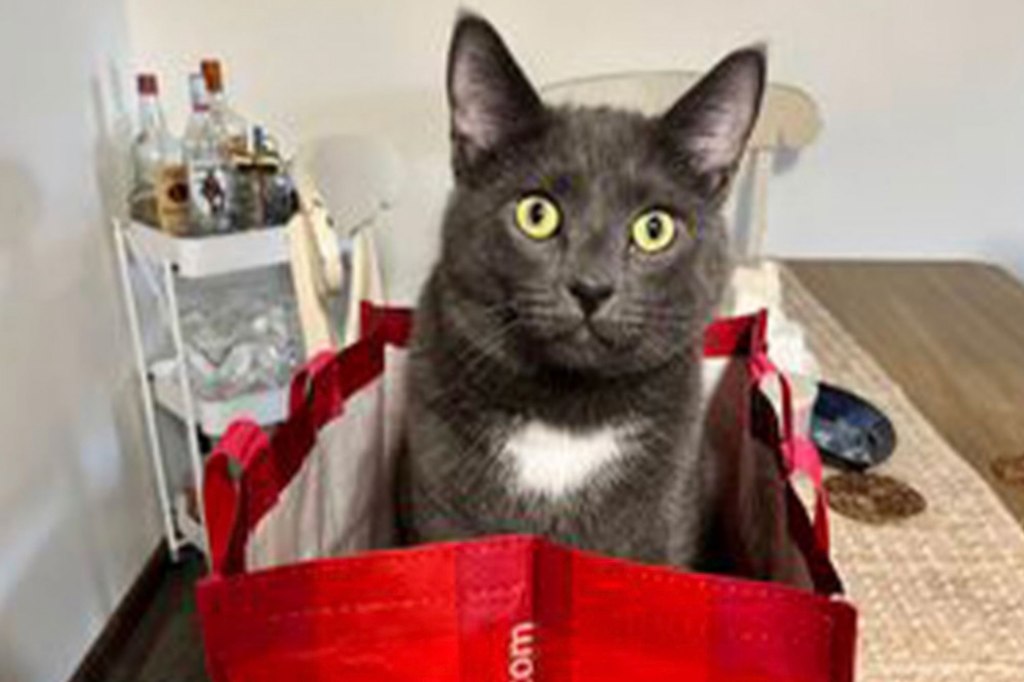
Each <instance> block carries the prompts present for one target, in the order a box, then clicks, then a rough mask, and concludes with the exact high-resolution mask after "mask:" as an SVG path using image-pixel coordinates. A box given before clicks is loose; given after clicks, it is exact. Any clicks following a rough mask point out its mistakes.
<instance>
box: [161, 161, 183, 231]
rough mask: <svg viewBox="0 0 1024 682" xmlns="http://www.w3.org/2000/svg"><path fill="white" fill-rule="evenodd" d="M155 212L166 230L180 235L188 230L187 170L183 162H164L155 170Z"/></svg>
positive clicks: (162, 227)
mask: <svg viewBox="0 0 1024 682" xmlns="http://www.w3.org/2000/svg"><path fill="white" fill-rule="evenodd" d="M156 214H157V222H158V224H159V225H160V228H161V229H163V230H165V231H166V232H169V233H171V234H174V235H179V236H180V235H183V234H185V233H186V232H187V231H188V171H187V170H186V168H185V165H184V164H180V163H179V164H166V165H163V166H161V167H160V169H159V170H158V171H157V177H156Z"/></svg>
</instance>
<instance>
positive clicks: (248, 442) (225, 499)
mask: <svg viewBox="0 0 1024 682" xmlns="http://www.w3.org/2000/svg"><path fill="white" fill-rule="evenodd" d="M269 448H270V439H269V438H268V437H267V434H266V433H264V431H263V429H261V428H260V426H259V424H257V423H256V422H254V421H252V420H249V419H239V420H236V421H234V422H232V424H231V426H230V427H228V430H227V432H226V433H225V434H224V436H223V437H222V438H221V439H220V441H219V442H218V443H217V447H216V448H215V449H214V451H213V454H212V455H210V457H209V459H208V460H207V462H206V467H205V475H204V478H203V502H204V504H205V507H206V529H207V530H206V533H207V538H208V539H209V543H210V568H211V571H212V572H213V574H214V575H230V574H233V573H239V572H241V571H244V570H245V543H246V539H247V536H248V519H246V518H245V514H246V510H247V509H248V507H249V505H248V504H247V498H248V496H249V494H250V490H249V485H248V482H247V478H246V476H245V469H246V468H247V467H248V466H249V464H250V462H251V461H252V460H254V459H255V458H257V457H260V456H266V455H267V454H268V453H269ZM236 472H237V474H236Z"/></svg>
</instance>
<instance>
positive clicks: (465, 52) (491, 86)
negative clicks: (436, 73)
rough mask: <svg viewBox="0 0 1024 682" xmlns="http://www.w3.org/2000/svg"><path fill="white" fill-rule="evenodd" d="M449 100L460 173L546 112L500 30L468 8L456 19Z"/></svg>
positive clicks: (449, 58)
mask: <svg viewBox="0 0 1024 682" xmlns="http://www.w3.org/2000/svg"><path fill="white" fill-rule="evenodd" d="M448 104H449V106H450V108H451V135H452V144H453V147H454V148H453V164H454V167H455V173H456V175H457V176H458V175H461V174H463V173H464V172H465V171H466V170H468V169H469V168H470V167H471V166H472V165H473V164H474V163H475V162H476V161H477V160H479V159H480V158H483V157H484V156H486V155H488V154H489V153H491V152H493V151H494V150H495V149H497V148H498V147H499V146H500V145H501V144H502V143H503V142H505V141H507V140H509V139H510V138H512V137H513V136H515V135H517V134H519V133H521V132H523V131H524V130H528V129H530V128H531V127H533V126H535V125H537V124H538V123H539V122H540V121H541V119H542V117H543V111H544V107H543V105H542V104H541V101H540V97H538V96H537V93H536V92H535V91H534V89H533V87H532V86H531V85H530V82H529V81H528V80H527V79H526V76H525V75H524V74H523V72H522V70H521V69H520V68H519V65H518V64H516V62H515V59H513V57H512V54H511V53H510V52H509V50H508V48H507V47H505V44H504V43H503V42H502V40H501V36H499V35H498V32H497V31H495V30H494V27H492V26H491V25H490V24H489V23H488V22H487V21H486V20H484V19H483V18H481V17H479V16H476V15H474V14H470V13H466V12H463V13H462V14H460V15H459V18H458V21H457V22H456V24H455V32H454V34H453V35H452V43H451V48H450V50H449V53H448Z"/></svg>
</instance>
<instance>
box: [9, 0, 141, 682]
mask: <svg viewBox="0 0 1024 682" xmlns="http://www.w3.org/2000/svg"><path fill="white" fill-rule="evenodd" d="M124 17H125V11H124V7H123V3H122V2H121V0H8V1H7V2H5V3H4V5H3V20H2V21H0V92H2V93H3V96H2V99H0V680H3V681H4V682H22V681H26V682H27V681H32V682H36V681H38V682H50V681H53V682H56V681H58V680H64V679H67V677H68V676H69V675H70V674H71V672H72V671H73V670H74V669H75V667H76V665H77V664H78V662H79V660H80V659H81V657H82V655H83V653H84V652H85V651H86V649H87V647H88V646H89V645H90V643H91V642H92V640H93V638H94V637H95V636H96V634H97V633H98V632H99V631H100V629H101V627H102V626H103V625H104V624H105V622H106V619H107V617H108V616H109V615H110V613H111V611H112V609H113V608H114V607H115V605H116V604H117V603H118V601H119V600H120V598H121V597H122V596H123V594H124V592H125V590H126V589H127V587H128V586H129V585H130V584H131V583H132V581H133V580H134V579H135V577H136V575H137V574H138V571H139V569H140V568H141V566H142V565H143V562H144V561H145V559H146V557H147V556H148V554H149V552H150V551H152V549H153V548H154V547H155V546H156V543H157V541H158V539H159V537H160V530H159V526H158V522H157V518H156V515H155V513H154V512H155V509H154V505H153V503H152V499H153V498H152V493H151V491H152V490H153V484H152V481H151V478H150V474H149V468H148V466H147V465H146V461H147V460H146V459H145V451H144V450H143V449H142V446H141V444H142V442H143V441H142V438H141V430H140V428H139V426H140V422H139V418H138V415H137V413H136V411H135V407H134V406H135V405H136V404H137V403H136V401H135V400H134V399H133V397H134V388H135V386H136V383H135V382H136V379H135V378H134V376H133V374H132V373H131V365H130V363H129V358H130V355H129V346H128V344H127V342H126V336H125V334H124V333H123V330H124V328H125V327H124V324H123V322H122V319H121V316H120V311H121V303H120V300H119V299H118V296H117V289H116V287H115V279H114V272H115V271H114V260H113V249H112V245H111V241H110V238H109V237H110V230H109V227H108V222H107V220H106V218H105V209H106V207H107V206H108V205H113V203H112V202H114V201H115V197H117V196H118V195H119V193H120V190H119V188H118V186H117V185H118V181H117V178H118V172H117V171H118V166H119V164H118V158H119V157H118V156H117V153H116V152H117V149H116V144H115V143H114V142H113V141H112V140H113V138H112V137H111V135H112V134H113V132H114V131H115V130H117V129H119V128H120V127H121V126H123V124H124V123H125V122H126V121H125V120H124V119H123V118H120V117H119V116H118V113H117V112H118V100H119V99H121V100H123V99H124V87H123V84H124V83H125V82H126V81H124V80H123V74H122V70H123V68H124V66H125V61H126V58H127V54H128V43H127V27H126V24H125V18H124ZM122 132H123V131H122ZM100 174H102V175H103V177H104V178H105V179H104V181H103V182H102V183H100V182H99V179H98V178H99V177H100Z"/></svg>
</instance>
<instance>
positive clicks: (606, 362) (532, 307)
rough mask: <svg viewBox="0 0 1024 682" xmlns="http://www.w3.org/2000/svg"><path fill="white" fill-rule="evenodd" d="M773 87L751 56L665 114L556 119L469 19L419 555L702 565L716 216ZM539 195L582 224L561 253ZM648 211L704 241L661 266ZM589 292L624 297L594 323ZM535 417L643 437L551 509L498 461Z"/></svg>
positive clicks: (426, 298)
mask: <svg viewBox="0 0 1024 682" xmlns="http://www.w3.org/2000/svg"><path fill="white" fill-rule="evenodd" d="M763 82H764V58H763V55H762V54H761V53H760V52H758V51H754V50H747V51H743V52H739V53H735V54H734V55H732V56H730V57H729V58H727V59H726V60H725V61H724V62H723V63H722V64H721V65H719V67H717V68H716V70H715V71H714V72H713V73H712V74H711V75H710V76H709V77H708V78H707V79H705V80H704V81H702V82H701V83H700V84H698V85H697V86H696V87H695V88H694V89H693V90H691V91H690V94H689V95H687V96H684V97H682V98H681V99H680V101H679V102H678V103H677V104H676V105H675V106H674V107H672V108H671V109H670V110H669V112H667V113H666V115H665V116H663V117H661V118H659V119H652V118H647V117H644V116H641V115H639V114H636V113H630V112H625V111H618V110H611V109H593V108H570V107H560V108H549V107H546V106H544V105H543V104H541V103H540V100H539V98H537V97H536V95H535V93H534V91H533V89H532V88H531V87H530V85H529V83H528V82H527V81H526V79H525V77H524V76H523V74H522V72H521V71H520V70H519V68H518V67H517V66H516V65H515V62H514V61H513V59H512V57H511V56H510V55H509V53H508V52H507V50H506V49H505V47H504V45H503V44H502V42H501V40H500V38H499V37H498V35H497V34H496V33H495V32H494V30H493V29H492V28H491V27H490V26H489V25H488V24H487V23H486V22H484V21H483V20H482V19H480V18H478V17H475V16H471V15H467V16H463V17H461V18H460V19H459V22H458V24H457V26H456V30H455V35H454V37H453V42H452V48H451V53H450V57H449V99H450V101H451V105H452V137H453V166H454V171H455V178H456V184H455V187H454V189H453V191H452V194H451V197H450V200H449V204H448V207H447V211H446V215H445V218H444V228H443V237H442V239H443V243H442V253H441V257H440V260H439V261H438V263H437V264H436V266H435V268H434V270H433V273H432V275H431V277H430V279H429V281H428V283H427V285H426V287H425V289H424V291H423V294H422V297H421V299H420V302H419V306H418V308H417V316H416V326H415V330H414V334H413V341H412V355H411V361H410V370H409V371H410V377H409V381H410V383H409V387H410V389H409V390H410V393H409V423H408V426H409V429H408V432H409V448H408V452H407V453H406V455H405V456H404V457H403V458H402V459H401V461H400V467H399V478H398V480H399V500H400V505H399V507H400V509H399V518H400V526H401V529H402V532H403V535H404V537H405V539H406V540H407V541H409V542H421V541H435V540H443V539H453V538H463V537H470V536H475V535H482V534H491V533H503V532H527V533H538V534H542V535H546V536H548V537H551V538H553V539H555V540H559V541H563V542H567V543H570V544H573V545H576V546H579V547H582V548H586V549H590V550H595V551H600V552H603V553H606V554H611V555H617V556H623V557H629V558H633V559H636V560H641V561H646V562H654V563H673V564H676V565H694V564H696V563H700V562H701V561H702V560H703V558H702V557H701V549H700V547H701V544H700V540H701V535H702V532H703V531H704V529H705V528H706V527H707V525H708V523H709V516H708V512H707V509H708V507H709V502H708V494H709V493H708V491H707V490H706V489H705V488H706V486H705V484H704V482H705V481H707V480H709V478H710V477H709V472H710V470H711V469H710V468H711V466H712V462H710V461H708V458H707V457H705V456H704V455H702V450H703V448H702V447H701V446H700V404H701V390H700V389H701V386H700V377H701V364H700V363H701V360H700V355H701V339H702V334H703V329H704V326H705V324H706V323H707V322H708V320H709V319H710V317H711V315H712V312H713V309H714V307H715V305H716V304H717V302H718V299H719V297H720V295H721V293H722V289H723V287H724V285H725V282H726V279H727V276H728V272H729V267H728V248H727V243H726V241H727V240H726V232H725V229H724V225H723V222H722V219H721V217H720V216H719V209H720V207H721V204H722V202H723V201H724V199H725V195H726V189H727V187H728V180H729V177H730V176H731V174H732V172H733V170H734V168H735V166H736V163H737V161H738V158H739V154H740V153H741V152H742V148H743V145H744V143H745V141H746V139H747V137H748V135H749V133H750V130H751V128H752V126H753V122H754V120H755V117H756V114H757V109H758V106H759V102H760V97H761V91H762V88H763ZM716 136H718V137H716ZM722 136H726V137H727V138H728V139H723V138H722ZM709 150H710V151H709ZM730 150H731V151H730ZM536 191H539V192H543V193H544V194H546V195H548V196H550V197H551V198H552V199H554V200H555V201H556V202H557V204H558V205H559V206H560V207H561V210H562V213H563V225H562V228H561V231H560V232H559V234H558V235H557V236H556V237H555V238H553V239H550V240H547V241H544V242H537V241H532V240H530V238H528V237H527V236H525V235H524V234H522V233H521V232H520V231H518V230H517V228H516V227H515V224H514V217H513V207H514V205H515V202H516V201H517V200H518V199H519V198H520V197H522V196H523V195H524V194H526V193H529V192H536ZM651 208H662V209H666V210H668V211H670V212H671V213H672V214H673V215H674V216H676V219H677V222H678V221H685V223H686V225H687V226H688V228H689V229H688V230H685V231H682V230H681V231H680V233H679V234H678V235H677V237H676V239H675V241H674V243H673V244H672V245H671V246H670V247H669V248H668V249H666V250H665V251H664V252H661V253H657V254H644V253H640V252H637V251H636V249H635V248H633V247H631V245H630V241H629V225H630V223H631V221H632V219H633V218H635V217H636V216H637V215H639V214H640V213H642V212H643V211H645V210H648V209H651ZM580 282H583V283H585V284H588V285H594V286H596V285H600V286H606V287H612V288H613V291H614V293H613V294H612V295H611V298H609V299H608V300H607V302H606V303H605V304H604V305H603V306H601V307H599V308H598V309H597V311H596V312H595V313H594V314H593V316H592V317H590V318H587V316H586V314H585V313H584V312H583V311H582V310H581V305H580V304H579V303H578V301H577V300H576V299H575V298H574V297H573V295H572V294H570V293H569V290H570V288H571V287H572V286H574V285H576V284H579V283H580ZM584 322H586V324H584ZM588 325H589V326H588ZM527 420H541V421H543V422H544V423H546V424H550V425H552V426H558V427H564V428H567V429H571V430H576V431H581V432H582V431H586V430H588V429H591V428H594V427H599V426H602V425H608V424H617V425H621V424H628V425H630V426H631V427H632V428H633V429H634V433H635V436H634V437H633V438H631V439H630V441H629V446H628V450H629V451H628V452H627V453H626V454H625V456H624V457H622V458H621V459H619V460H617V461H616V462H614V463H613V464H612V465H611V466H610V468H608V469H607V470H603V471H602V472H601V474H600V475H599V476H597V477H595V478H594V479H593V480H590V481H588V483H587V485H586V486H585V487H584V488H583V489H582V490H579V491H577V492H575V493H573V494H571V495H569V496H567V497H564V498H556V499H551V498H548V497H544V496H541V495H537V494H524V493H521V492H518V491H517V489H515V488H514V487H513V486H512V485H511V479H510V476H511V472H510V471H509V467H508V464H507V461H506V460H504V459H503V458H502V457H501V456H500V454H501V449H502V447H503V446H504V443H505V439H506V438H507V437H508V435H509V434H510V433H511V432H512V431H513V430H514V429H515V428H516V426H517V425H520V424H523V423H525V422H526V421H527Z"/></svg>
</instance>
